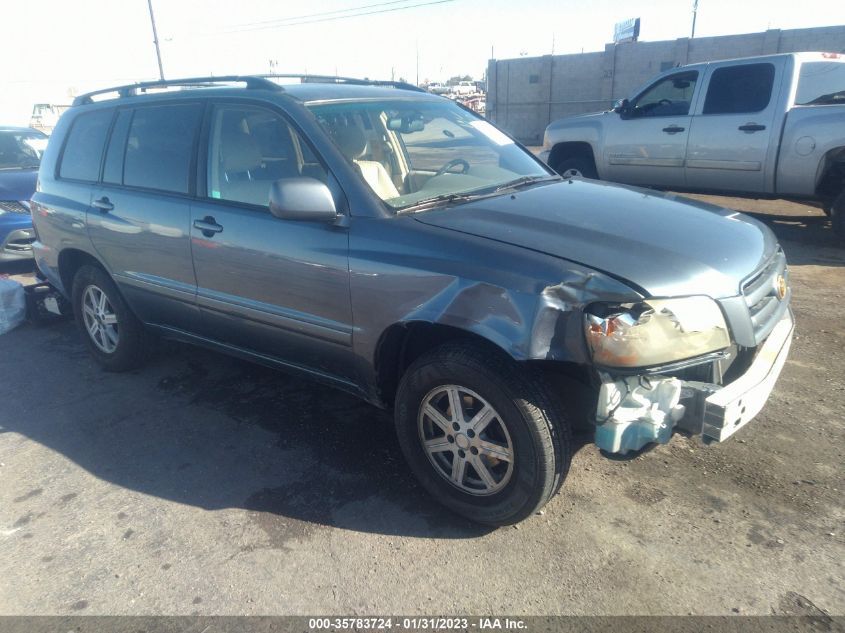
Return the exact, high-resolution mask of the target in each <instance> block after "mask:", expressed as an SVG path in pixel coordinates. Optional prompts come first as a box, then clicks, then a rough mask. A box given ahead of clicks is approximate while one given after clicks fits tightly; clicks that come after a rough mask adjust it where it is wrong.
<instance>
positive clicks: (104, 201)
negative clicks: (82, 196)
mask: <svg viewBox="0 0 845 633" xmlns="http://www.w3.org/2000/svg"><path fill="white" fill-rule="evenodd" d="M91 206H92V207H94V208H95V209H99V210H100V211H102V212H103V213H108V212H109V211H112V210H113V209H114V205H113V204H112V203H111V200H109V199H108V197H107V196H103V197H102V198H99V199H97V200H94V202H92V203H91Z"/></svg>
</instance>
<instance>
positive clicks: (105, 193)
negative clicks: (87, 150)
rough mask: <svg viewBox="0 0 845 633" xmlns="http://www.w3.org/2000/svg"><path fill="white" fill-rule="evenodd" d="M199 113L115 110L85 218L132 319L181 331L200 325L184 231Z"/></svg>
mask: <svg viewBox="0 0 845 633" xmlns="http://www.w3.org/2000/svg"><path fill="white" fill-rule="evenodd" d="M202 113H203V105H202V104H201V103H197V102H193V103H167V104H158V105H149V106H142V107H137V108H127V109H120V110H118V113H117V117H116V118H115V120H114V125H113V127H112V133H111V137H110V139H109V143H108V147H107V150H106V158H105V162H104V166H103V174H102V183H101V185H100V186H99V187H98V188H97V189H96V190H95V192H94V196H93V200H92V203H91V205H92V206H91V210H90V211H89V213H88V227H89V234H90V236H91V240H92V242H93V244H94V248H95V249H96V250H97V252H98V253H99V255H100V257H101V258H102V259H103V261H105V262H106V264H107V265H108V267H109V268H110V270H111V273H112V275H113V277H114V279H115V281H116V282H117V283H118V285H119V286H120V287H121V290H122V292H123V293H124V296H125V297H126V299H127V301H129V303H130V305H131V306H132V308H133V310H134V311H135V312H136V314H137V315H138V316H139V317H140V318H141V319H142V320H143V321H146V322H149V323H156V324H160V325H166V326H171V327H176V328H179V329H191V328H192V327H193V326H194V325H195V324H196V322H197V320H198V309H197V307H196V303H195V301H196V279H195V277H194V268H193V262H192V260H191V244H190V230H189V226H190V213H191V196H192V193H193V189H194V187H195V183H194V178H193V175H194V173H195V169H194V165H195V164H196V163H195V161H196V159H195V150H196V143H197V138H198V134H199V129H200V123H201V120H202Z"/></svg>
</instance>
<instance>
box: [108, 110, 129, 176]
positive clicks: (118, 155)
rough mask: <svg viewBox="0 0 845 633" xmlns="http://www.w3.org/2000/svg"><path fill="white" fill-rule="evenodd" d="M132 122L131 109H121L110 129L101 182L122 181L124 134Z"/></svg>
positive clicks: (124, 147)
mask: <svg viewBox="0 0 845 633" xmlns="http://www.w3.org/2000/svg"><path fill="white" fill-rule="evenodd" d="M131 122H132V111H131V110H121V111H120V112H118V113H117V120H116V121H115V122H114V126H113V127H112V131H111V138H110V139H109V146H108V148H107V149H106V163H105V165H104V166H103V182H108V183H111V184H114V185H119V184H121V183H123V152H124V150H125V149H126V134H127V133H128V132H129V124H130V123H131Z"/></svg>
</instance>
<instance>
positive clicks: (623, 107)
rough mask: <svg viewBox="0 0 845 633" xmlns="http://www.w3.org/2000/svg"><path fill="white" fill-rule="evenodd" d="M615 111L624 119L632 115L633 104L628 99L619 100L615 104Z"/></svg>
mask: <svg viewBox="0 0 845 633" xmlns="http://www.w3.org/2000/svg"><path fill="white" fill-rule="evenodd" d="M613 111H614V112H616V113H617V114H618V115H619V116H621V117H622V118H623V119H624V118H626V117H628V116H630V115H631V103H630V102H629V101H628V100H627V99H619V100H618V101H615V102H614V103H613Z"/></svg>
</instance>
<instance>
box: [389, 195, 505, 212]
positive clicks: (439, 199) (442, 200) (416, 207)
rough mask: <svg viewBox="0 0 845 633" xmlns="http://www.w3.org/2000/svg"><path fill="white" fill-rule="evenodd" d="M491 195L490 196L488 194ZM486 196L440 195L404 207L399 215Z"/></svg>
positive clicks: (399, 210)
mask: <svg viewBox="0 0 845 633" xmlns="http://www.w3.org/2000/svg"><path fill="white" fill-rule="evenodd" d="M487 195H489V194H487ZM483 197H484V194H472V193H444V194H440V195H439V196H433V197H431V198H425V199H424V200H420V201H419V202H414V203H413V204H409V205H408V206H406V207H402V208H401V209H398V210H397V213H405V212H408V211H424V210H426V209H430V208H431V207H435V206H439V205H442V204H447V203H449V202H469V201H470V200H476V199H478V198H483Z"/></svg>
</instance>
